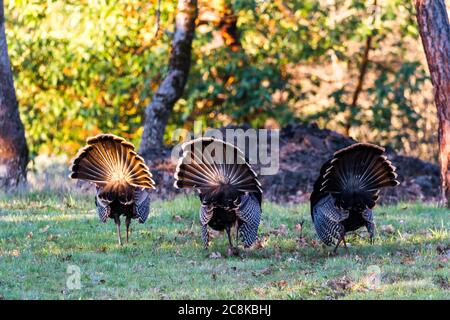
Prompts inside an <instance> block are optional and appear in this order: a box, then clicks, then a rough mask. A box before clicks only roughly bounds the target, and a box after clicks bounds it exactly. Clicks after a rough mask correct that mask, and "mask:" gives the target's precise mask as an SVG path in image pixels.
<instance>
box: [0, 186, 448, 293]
mask: <svg viewBox="0 0 450 320" xmlns="http://www.w3.org/2000/svg"><path fill="white" fill-rule="evenodd" d="M198 205H199V203H198V200H197V199H196V198H193V197H184V196H180V197H178V198H176V199H175V200H171V201H160V200H158V201H156V202H155V203H153V206H152V211H151V214H150V218H149V220H148V221H147V222H146V223H145V224H143V225H140V224H138V223H136V222H134V223H133V224H132V228H133V234H132V236H131V242H130V243H129V244H126V245H124V246H123V247H119V246H118V245H117V243H116V240H117V239H116V234H115V227H114V224H113V223H112V221H108V223H106V224H102V223H101V222H99V221H98V218H97V216H96V213H95V211H94V201H93V199H92V197H89V198H86V197H82V196H80V197H79V196H72V197H70V196H55V195H47V194H45V193H31V194H29V195H27V196H26V197H24V196H22V197H11V196H0V274H2V277H1V279H0V298H3V299H18V298H21V299H80V298H81V299H116V298H122V299H175V298H183V299H184V298H186V299H197V298H205V299H212V298H216V299H238V298H241V299H366V298H367V299H379V298H384V299H406V298H413V299H414V298H421V299H422V298H423V299H438V298H441V299H448V297H449V293H450V282H449V280H450V270H449V262H448V260H449V259H450V234H449V227H450V221H449V219H448V217H449V216H448V214H449V213H448V210H445V209H439V208H436V207H434V206H432V205H422V204H398V205H395V206H379V207H377V208H376V210H375V218H376V222H377V230H378V236H377V238H376V242H375V244H374V245H369V243H368V242H367V237H366V236H367V235H366V233H365V232H364V231H361V232H360V233H358V234H355V235H352V236H350V237H349V238H348V242H349V243H350V248H349V254H348V255H347V254H345V251H344V250H341V251H340V254H339V255H338V256H330V255H329V252H330V251H331V248H325V247H323V246H322V245H320V244H319V243H318V242H317V241H316V236H315V233H314V230H313V227H312V224H311V220H310V216H309V208H308V206H307V205H295V206H283V207H282V206H279V205H276V204H271V203H266V204H265V205H264V208H263V221H262V225H261V228H260V238H261V241H260V242H259V243H258V245H257V248H253V249H250V250H243V249H242V250H241V256H240V257H235V256H233V257H230V256H227V254H226V252H227V250H226V249H227V242H226V237H225V236H224V235H217V236H216V237H215V238H214V239H213V240H212V246H211V248H210V249H209V250H208V251H205V250H204V249H203V248H202V244H201V239H200V228H199V223H198V217H197V216H198ZM302 221H304V223H303V225H301V223H302ZM70 266H76V267H79V268H80V271H81V289H79V290H78V289H75V290H70V289H69V288H68V287H67V285H66V283H67V280H68V277H69V274H68V272H67V271H68V267H69V268H70ZM373 275H375V277H373ZM378 275H379V277H378ZM378 279H379V282H378Z"/></svg>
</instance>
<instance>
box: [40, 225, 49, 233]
mask: <svg viewBox="0 0 450 320" xmlns="http://www.w3.org/2000/svg"><path fill="white" fill-rule="evenodd" d="M48 229H50V226H49V225H46V226H45V227H43V228H40V229H39V232H40V233H44V232H47V231H48Z"/></svg>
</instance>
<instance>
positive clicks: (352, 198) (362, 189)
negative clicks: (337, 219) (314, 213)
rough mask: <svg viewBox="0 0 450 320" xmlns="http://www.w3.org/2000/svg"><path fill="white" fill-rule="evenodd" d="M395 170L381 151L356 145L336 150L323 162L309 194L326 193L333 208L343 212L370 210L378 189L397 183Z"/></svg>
mask: <svg viewBox="0 0 450 320" xmlns="http://www.w3.org/2000/svg"><path fill="white" fill-rule="evenodd" d="M395 170H396V168H395V167H394V166H393V165H392V163H391V162H390V161H389V160H387V158H386V156H385V155H384V148H382V147H379V146H376V145H373V144H368V143H357V144H354V145H351V146H349V147H347V148H344V149H341V150H339V151H337V152H336V153H335V154H334V155H333V158H332V159H331V160H330V161H328V162H327V163H325V165H324V166H323V167H322V169H321V174H320V177H319V179H318V181H317V182H316V184H315V186H314V189H315V190H314V192H313V194H314V193H316V195H317V194H324V193H329V194H331V195H332V196H333V197H334V198H335V199H336V205H337V206H338V207H341V208H344V209H349V208H373V207H374V206H375V203H376V201H377V200H378V193H379V189H380V188H383V187H394V186H397V185H398V184H399V182H398V181H397V180H396V178H397V174H396V173H395ZM315 197H317V196H315ZM313 198H314V197H313V195H312V197H311V200H314V199H313Z"/></svg>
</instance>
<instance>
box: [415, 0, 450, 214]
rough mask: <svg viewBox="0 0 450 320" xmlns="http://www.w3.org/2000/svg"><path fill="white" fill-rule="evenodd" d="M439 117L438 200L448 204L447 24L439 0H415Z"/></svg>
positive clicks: (449, 40) (449, 28) (449, 77)
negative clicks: (439, 191)
mask: <svg viewBox="0 0 450 320" xmlns="http://www.w3.org/2000/svg"><path fill="white" fill-rule="evenodd" d="M415 7H416V14H417V21H418V23H419V32H420V36H421V38H422V43H423V47H424V49H425V55H426V56H427V61H428V67H429V69H430V75H431V82H432V83H433V87H434V92H435V95H434V100H435V104H436V107H437V113H438V117H439V132H438V139H439V164H440V167H441V193H440V202H441V203H442V204H443V205H447V206H450V25H449V22H448V16H447V9H446V7H445V1H443V0H415Z"/></svg>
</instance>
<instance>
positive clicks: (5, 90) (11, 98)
mask: <svg viewBox="0 0 450 320" xmlns="http://www.w3.org/2000/svg"><path fill="white" fill-rule="evenodd" d="M27 163H28V148H27V144H26V141H25V133H24V128H23V124H22V122H21V120H20V116H19V109H18V104H17V98H16V91H15V89H14V81H13V75H12V71H11V63H10V60H9V56H8V46H7V43H6V34H5V14H4V7H3V0H0V189H3V190H4V191H11V190H14V189H16V188H17V187H18V186H20V185H21V184H23V183H25V181H26V166H27Z"/></svg>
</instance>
